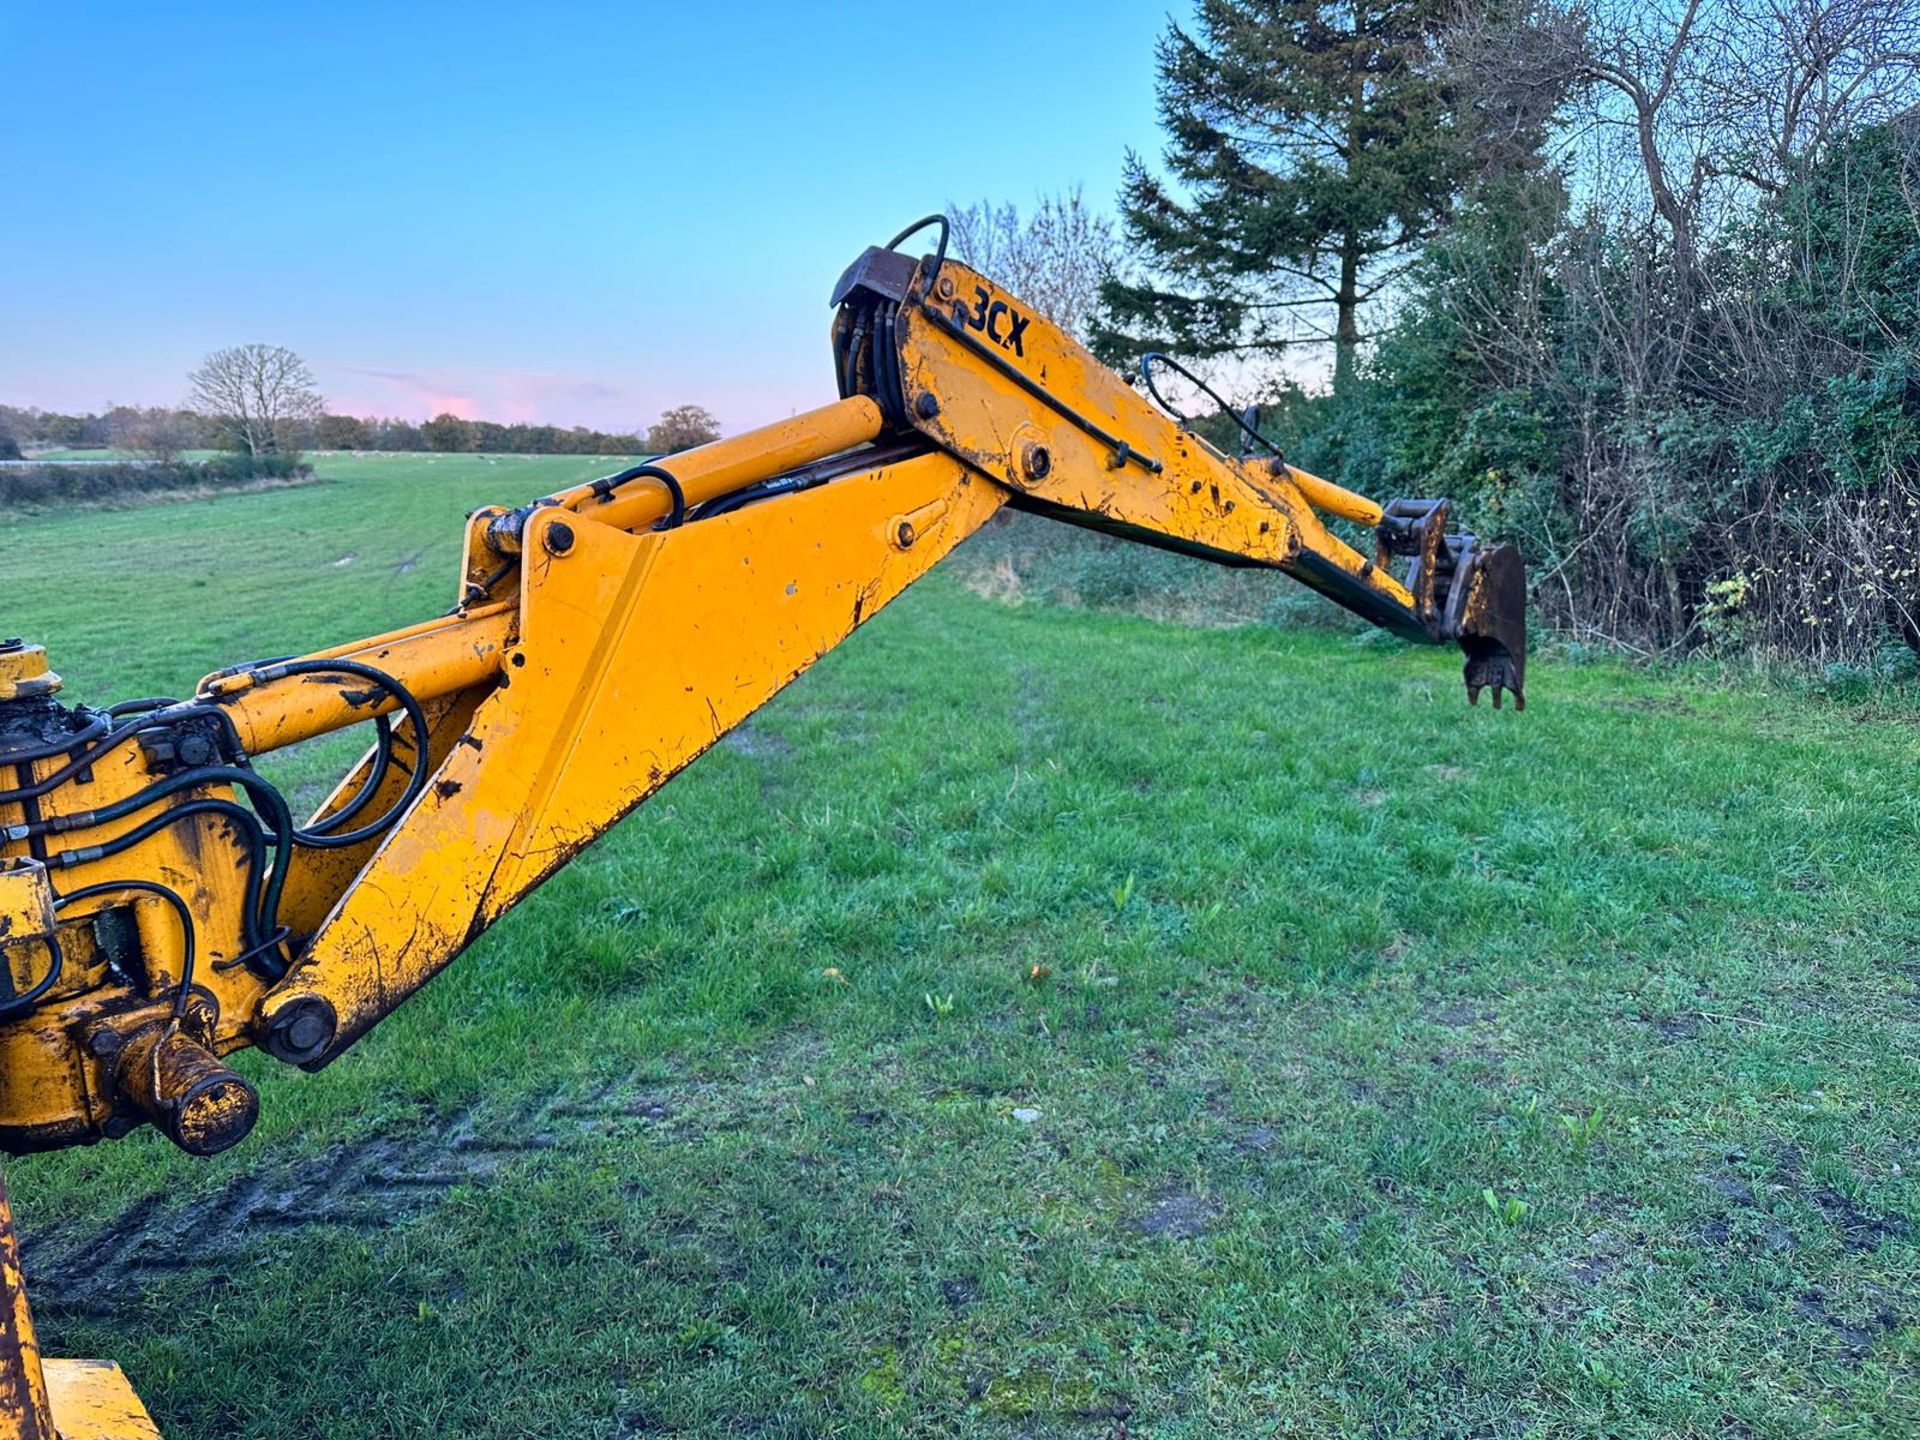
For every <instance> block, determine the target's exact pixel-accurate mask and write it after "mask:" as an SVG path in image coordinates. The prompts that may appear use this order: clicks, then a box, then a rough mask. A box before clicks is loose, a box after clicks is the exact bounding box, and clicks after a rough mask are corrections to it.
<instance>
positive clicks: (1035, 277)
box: [949, 185, 1125, 340]
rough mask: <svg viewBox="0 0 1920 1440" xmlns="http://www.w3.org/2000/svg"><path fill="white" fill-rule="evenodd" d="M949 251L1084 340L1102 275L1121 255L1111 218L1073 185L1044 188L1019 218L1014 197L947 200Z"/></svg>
mask: <svg viewBox="0 0 1920 1440" xmlns="http://www.w3.org/2000/svg"><path fill="white" fill-rule="evenodd" d="M949 208H950V209H951V211H952V215H951V220H952V223H953V253H954V255H955V257H956V258H957V259H959V260H960V261H962V262H963V263H964V264H967V265H971V266H972V267H973V268H974V269H975V270H978V271H979V272H980V273H981V274H982V275H985V276H987V277H989V278H990V279H992V280H994V281H997V282H998V283H999V284H1001V285H1004V286H1006V287H1007V289H1009V290H1011V291H1012V292H1013V293H1014V294H1016V295H1018V296H1019V297H1020V298H1021V299H1023V300H1026V301H1029V302H1031V303H1032V304H1033V305H1034V306H1035V307H1036V308H1037V309H1038V310H1039V311H1040V312H1041V313H1042V314H1043V315H1045V316H1047V318H1048V319H1050V320H1052V321H1053V322H1054V323H1055V324H1056V325H1058V326H1060V327H1061V328H1062V329H1063V330H1065V331H1067V332H1068V333H1069V334H1071V335H1073V336H1075V337H1077V338H1078V339H1081V340H1085V339H1086V338H1087V335H1088V331H1089V328H1090V325H1091V321H1092V319H1093V316H1094V312H1095V311H1096V309H1097V308H1098V307H1099V304H1100V282H1101V281H1103V280H1105V279H1107V278H1108V277H1110V276H1112V275H1114V274H1116V273H1117V272H1118V271H1119V270H1120V269H1121V268H1122V267H1123V265H1124V264H1125V255H1124V251H1123V249H1122V247H1121V244H1120V240H1119V237H1118V236H1117V235H1116V234H1115V233H1114V228H1113V222H1112V221H1111V220H1109V219H1107V217H1106V216H1104V215H1100V214H1096V213H1095V212H1094V211H1093V210H1092V209H1090V208H1089V207H1088V206H1087V204H1086V202H1085V201H1084V200H1082V199H1081V197H1080V187H1079V186H1077V185H1076V186H1075V187H1074V188H1073V189H1071V190H1069V191H1067V192H1066V193H1065V194H1063V195H1043V196H1041V197H1040V203H1039V204H1038V205H1037V206H1036V207H1035V208H1034V210H1033V213H1032V214H1030V215H1028V216H1026V217H1024V218H1022V216H1021V214H1020V211H1019V210H1018V209H1017V208H1016V207H1014V206H1012V205H1001V206H998V207H996V206H994V205H993V204H991V203H989V202H987V201H982V202H981V203H980V204H978V205H967V206H952V207H949Z"/></svg>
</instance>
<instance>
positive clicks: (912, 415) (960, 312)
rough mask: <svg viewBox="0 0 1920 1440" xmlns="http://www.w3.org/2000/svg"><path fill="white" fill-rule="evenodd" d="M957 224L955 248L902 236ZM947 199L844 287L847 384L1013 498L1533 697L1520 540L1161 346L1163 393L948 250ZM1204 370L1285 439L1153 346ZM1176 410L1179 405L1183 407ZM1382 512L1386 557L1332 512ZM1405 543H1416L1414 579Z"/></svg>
mask: <svg viewBox="0 0 1920 1440" xmlns="http://www.w3.org/2000/svg"><path fill="white" fill-rule="evenodd" d="M931 225H938V226H939V227H940V239H939V242H938V246H937V248H936V250H935V252H934V253H933V254H931V255H927V256H924V257H922V258H920V259H918V260H916V259H914V258H913V257H912V256H909V255H905V254H902V253H900V251H899V250H898V249H897V248H896V247H897V246H898V245H899V244H900V243H901V242H902V241H904V240H905V239H906V238H907V236H909V235H911V234H913V233H915V231H916V230H918V229H924V228H926V227H928V226H931ZM946 238H947V237H946V222H945V220H943V219H941V218H940V217H938V216H931V217H929V218H928V219H927V220H924V221H922V222H920V225H918V226H916V227H913V229H909V230H907V231H905V232H903V233H902V234H901V235H900V236H897V237H896V238H895V240H894V241H893V243H892V244H891V245H888V246H885V247H881V246H873V247H870V248H869V249H868V250H867V251H866V253H865V254H863V255H862V256H861V257H860V258H859V259H858V260H856V261H855V262H854V263H853V264H852V265H851V266H850V267H849V268H848V270H847V272H846V274H844V275H843V276H842V277H841V279H840V283H839V285H838V286H836V287H835V289H834V294H833V303H834V305H835V307H836V316H835V320H834V330H833V339H834V361H835V370H836V374H837V376H838V378H839V382H840V393H841V394H842V395H845V396H854V395H864V396H868V397H871V398H872V399H873V401H874V402H875V403H876V404H877V405H878V406H879V407H880V412H881V414H882V415H883V416H885V418H886V421H887V424H888V426H889V428H890V429H892V430H893V431H895V432H896V433H897V434H901V435H915V434H917V435H918V436H920V437H922V438H924V440H925V441H927V442H928V443H929V444H930V445H931V446H932V447H934V448H936V449H939V450H942V451H945V452H946V453H947V454H949V455H953V456H957V457H958V458H960V459H962V460H964V461H966V463H967V464H968V465H970V466H972V467H973V468H974V469H976V470H978V471H979V472H981V473H982V474H984V475H985V476H987V477H988V478H990V479H992V480H993V481H995V482H997V483H998V484H1000V485H1003V486H1005V487H1006V489H1007V490H1008V492H1009V495H1008V499H1007V503H1008V504H1009V505H1012V506H1013V507H1015V508H1016V509H1022V510H1031V511H1034V512H1036V513H1038V514H1042V515H1046V516H1048V517H1050V518H1052V519H1055V520H1061V521H1064V522H1066V523H1067V524H1069V525H1080V526H1085V527H1088V528H1091V529H1097V530H1104V531H1107V532H1109V533H1111V534H1117V535H1121V536H1124V537H1126V538H1127V539H1130V540H1137V541H1140V542H1142V543H1143V544H1148V545H1156V546H1159V547H1161V548H1164V549H1170V550H1178V551H1181V552H1183V553H1186V554H1190V555H1197V556H1199V557H1201V558H1203V559H1206V560H1211V561H1214V562H1216V563H1218V564H1222V565H1239V566H1247V565H1251V566H1271V567H1273V568H1275V569H1279V570H1284V571H1286V572H1287V573H1288V574H1290V575H1292V576H1293V577H1294V578H1295V579H1297V580H1299V581H1301V582H1302V583H1304V584H1306V585H1308V586H1310V587H1311V588H1313V589H1315V590H1318V591H1319V592H1320V593H1321V594H1323V595H1325V596H1326V597H1327V598H1329V599H1330V600H1333V601H1334V602H1335V603H1337V604H1339V605H1342V606H1345V607H1346V608H1347V609H1349V610H1351V611H1353V612H1354V613H1355V614H1356V615H1359V616H1361V617H1362V618H1363V619H1365V620H1368V621H1370V622H1371V623H1373V624H1375V625H1378V626H1380V627H1381V628H1383V629H1386V630H1391V631H1393V632H1394V633H1395V634H1397V635H1401V636H1404V637H1405V638H1407V639H1409V640H1415V641H1420V642H1422V643H1425V644H1447V643H1452V642H1458V643H1459V644H1460V646H1461V647H1462V648H1463V649H1464V650H1465V652H1466V656H1467V662H1466V682H1467V697H1468V699H1469V700H1474V701H1477V700H1478V698H1479V694H1480V691H1481V690H1483V689H1489V688H1491V689H1492V690H1493V692H1494V703H1495V704H1496V705H1498V704H1499V703H1500V697H1501V695H1502V693H1503V692H1505V691H1512V692H1513V696H1514V700H1515V703H1516V705H1518V704H1521V703H1523V699H1522V697H1523V682H1524V675H1525V668H1526V648H1527V647H1526V582H1525V575H1524V572H1523V570H1522V567H1521V564H1520V559H1519V556H1518V555H1517V554H1515V553H1514V551H1513V550H1511V549H1510V548H1508V547H1506V546H1491V547H1482V546H1481V545H1480V543H1479V542H1478V541H1477V540H1476V539H1475V538H1474V537H1473V536H1471V535H1449V534H1447V533H1446V522H1447V502H1446V501H1444V500H1395V501H1393V502H1392V503H1390V504H1388V505H1386V506H1384V507H1383V506H1381V505H1380V504H1379V503H1377V502H1376V501H1373V500H1369V499H1368V498H1367V497H1366V496H1364V495H1358V494H1356V493H1354V492H1353V491H1351V490H1348V489H1346V488H1344V487H1343V486H1340V485H1336V484H1334V483H1333V482H1332V481H1329V480H1323V479H1321V478H1320V477H1319V476H1317V475H1312V474H1309V473H1308V472H1307V471H1305V470H1301V469H1300V468H1298V467H1297V466H1293V465H1289V464H1288V463H1287V462H1286V460H1285V458H1284V457H1283V456H1281V455H1280V454H1279V453H1278V451H1277V450H1275V449H1274V447H1273V446H1272V445H1271V444H1270V443H1269V442H1267V441H1266V440H1265V439H1264V438H1262V437H1261V436H1260V435H1259V433H1258V431H1257V430H1256V429H1254V428H1253V426H1252V425H1251V423H1250V422H1248V421H1246V420H1242V419H1241V418H1240V416H1239V415H1238V414H1237V413H1236V412H1235V411H1233V409H1232V408H1231V407H1230V406H1228V405H1226V403H1225V402H1224V401H1222V400H1221V399H1220V397H1219V396H1218V395H1214V394H1213V392H1212V391H1211V390H1209V389H1208V388H1207V386H1206V385H1205V383H1204V382H1203V381H1201V380H1200V379H1199V378H1198V377H1197V376H1195V375H1193V374H1192V373H1191V372H1190V371H1187V370H1185V369H1184V368H1183V367H1182V366H1181V365H1180V364H1179V363H1178V362H1177V361H1174V360H1172V359H1170V358H1169V357H1167V356H1164V355H1158V354H1155V355H1149V356H1147V357H1145V363H1143V365H1142V369H1141V375H1142V380H1143V383H1144V386H1145V388H1146V390H1147V392H1148V393H1149V394H1150V395H1152V396H1153V398H1154V399H1155V400H1157V401H1159V402H1160V403H1159V406H1158V408H1156V406H1155V405H1153V404H1151V403H1149V402H1148V400H1147V399H1146V398H1144V397H1143V396H1141V395H1140V394H1138V393H1137V392H1136V391H1135V390H1134V389H1133V387H1132V386H1131V385H1130V384H1129V383H1128V382H1127V381H1126V380H1123V379H1122V378H1121V377H1120V376H1118V375H1116V374H1115V373H1114V372H1113V371H1111V370H1109V369H1107V368H1106V367H1105V366H1104V365H1102V364H1100V363H1099V362H1098V361H1097V360H1095V359H1094V358H1093V356H1092V355H1090V354H1089V353H1088V352H1087V351H1086V350H1085V349H1083V348H1082V347H1081V346H1080V345H1078V344H1077V343H1076V342H1075V341H1074V340H1073V338H1072V337H1071V336H1069V335H1067V334H1066V333H1065V332H1063V331H1062V330H1061V329H1060V328H1059V327H1058V326H1055V325H1053V324H1051V323H1049V322H1048V321H1047V320H1046V318H1045V317H1044V316H1037V315H1035V314H1033V313H1032V312H1031V311H1030V310H1029V309H1028V307H1027V306H1026V304H1025V302H1024V301H1022V300H1020V299H1019V298H1018V297H1016V296H1013V295H1009V294H1007V293H1006V292H1005V291H1003V290H1001V289H1000V288H999V287H998V286H996V285H995V284H994V283H993V282H992V281H991V280H989V279H987V278H986V277H985V276H982V275H978V274H976V273H975V272H973V271H972V270H969V269H968V268H966V267H965V266H964V265H961V264H959V263H958V262H956V261H953V260H950V259H948V258H947V256H946ZM1155 364H1158V365H1162V366H1164V367H1166V368H1169V369H1172V370H1175V371H1177V372H1179V373H1181V374H1183V375H1185V376H1186V377H1187V378H1188V380H1190V381H1191V382H1192V383H1193V384H1194V385H1196V386H1197V387H1198V388H1199V389H1200V390H1202V391H1204V392H1205V393H1207V394H1208V395H1211V396H1212V397H1213V399H1214V401H1215V402H1216V403H1217V404H1219V405H1220V407H1221V409H1222V411H1223V412H1224V413H1226V414H1228V415H1230V416H1232V417H1233V418H1234V419H1236V420H1239V421H1240V423H1241V425H1242V427H1243V428H1244V429H1245V430H1246V432H1247V433H1248V435H1249V436H1250V437H1251V438H1252V439H1253V440H1254V441H1255V442H1256V443H1258V444H1260V445H1262V446H1264V447H1265V448H1267V449H1268V450H1272V451H1274V453H1273V454H1272V456H1271V458H1269V459H1250V458H1247V457H1245V456H1241V457H1238V458H1236V457H1231V456H1228V455H1227V454H1225V453H1223V452H1222V451H1220V450H1219V449H1217V448H1215V447H1214V446H1213V445H1212V444H1210V443H1209V442H1208V441H1207V440H1206V439H1204V438H1203V437H1202V436H1201V435H1200V434H1199V433H1198V432H1197V431H1196V430H1195V428H1194V427H1193V426H1192V424H1190V423H1189V422H1188V420H1187V419H1186V417H1184V416H1182V415H1180V414H1179V413H1178V412H1177V411H1175V410H1174V409H1173V407H1172V406H1171V405H1169V404H1167V402H1166V400H1165V399H1164V397H1162V396H1161V394H1160V392H1159V390H1158V389H1157V388H1156V387H1155V385H1154V380H1153V370H1152V367H1153V365H1155ZM1163 411H1164V412H1166V413H1163ZM1333 520H1344V521H1347V522H1349V523H1352V524H1355V525H1360V526H1364V527H1367V528H1370V529H1372V530H1373V532H1374V553H1373V555H1372V556H1371V558H1369V557H1368V556H1366V555H1364V554H1362V553H1361V552H1360V551H1358V550H1356V549H1354V548H1353V547H1352V546H1351V545H1349V544H1348V543H1347V542H1346V541H1345V540H1343V539H1341V538H1340V537H1339V536H1338V535H1337V534H1335V533H1334V532H1333V530H1331V529H1330V528H1329V524H1330V522H1331V521H1333ZM1396 559H1411V562H1412V563H1411V565H1409V566H1408V567H1407V576H1406V579H1404V580H1401V579H1399V578H1397V577H1396V576H1395V574H1394V572H1393V562H1394V561H1395V560H1396Z"/></svg>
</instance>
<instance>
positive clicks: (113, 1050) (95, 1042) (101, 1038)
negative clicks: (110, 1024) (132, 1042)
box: [87, 1029, 122, 1060]
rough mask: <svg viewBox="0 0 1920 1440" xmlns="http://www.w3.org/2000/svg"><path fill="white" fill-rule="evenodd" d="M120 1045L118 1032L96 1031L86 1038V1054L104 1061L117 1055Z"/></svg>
mask: <svg viewBox="0 0 1920 1440" xmlns="http://www.w3.org/2000/svg"><path fill="white" fill-rule="evenodd" d="M121 1044H122V1041H121V1039H120V1032H119V1031H118V1030H107V1029H100V1030H96V1031H94V1032H93V1033H92V1034H91V1035H89V1036H87V1053H88V1054H89V1055H95V1056H98V1057H99V1058H100V1059H102V1060H104V1059H107V1058H108V1057H109V1056H113V1055H118V1054H119V1053H120V1046H121Z"/></svg>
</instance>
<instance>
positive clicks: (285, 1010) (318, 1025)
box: [260, 656, 520, 1065]
mask: <svg viewBox="0 0 1920 1440" xmlns="http://www.w3.org/2000/svg"><path fill="white" fill-rule="evenodd" d="M518 658H520V657H518V656H516V657H515V659H518ZM339 1023H340V1022H339V1020H338V1019H337V1017H336V1016H335V1015H334V1013H333V1006H331V1005H329V1004H328V1003H327V1002H326V1001H325V1000H323V999H321V998H320V997H319V996H318V995H304V996H301V997H299V998H298V999H294V1000H289V1001H288V1002H287V1003H286V1004H284V1005H282V1006H281V1007H280V1009H279V1010H278V1011H277V1012H276V1013H275V1014H274V1017H273V1019H272V1020H271V1021H270V1022H269V1023H268V1025H267V1033H266V1034H265V1035H264V1036H262V1037H261V1042H260V1043H261V1048H262V1049H264V1050H265V1051H266V1052H267V1053H268V1054H269V1055H271V1056H273V1058H274V1059H276V1060H280V1061H284V1062H285V1063H286V1064H288V1065H304V1064H306V1063H307V1062H308V1061H309V1060H317V1059H319V1057H320V1054H321V1052H322V1051H324V1050H325V1049H326V1048H327V1046H329V1045H331V1044H332V1043H333V1032H334V1031H335V1030H336V1029H337V1028H339Z"/></svg>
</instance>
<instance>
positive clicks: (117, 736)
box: [0, 701, 219, 805]
mask: <svg viewBox="0 0 1920 1440" xmlns="http://www.w3.org/2000/svg"><path fill="white" fill-rule="evenodd" d="M156 713H159V712H150V713H148V714H144V715H139V716H136V717H135V718H134V719H132V720H129V721H128V722H127V723H126V724H124V725H118V726H115V727H114V728H113V729H111V730H108V731H107V732H106V734H105V735H104V736H102V737H101V738H100V739H99V740H98V741H96V742H94V743H92V744H89V745H88V746H87V748H86V749H85V750H83V751H81V753H80V754H78V755H76V756H74V757H73V758H72V759H71V760H69V761H68V762H67V763H66V764H65V765H62V766H61V767H60V768H59V769H58V770H56V771H54V772H53V773H52V774H51V775H48V776H46V777H44V778H43V779H40V780H36V781H34V782H33V783H32V784H31V785H20V786H15V787H14V788H12V789H9V790H0V804H5V805H15V804H18V803H19V802H20V801H22V800H38V799H39V798H40V797H41V796H43V795H50V794H52V793H53V792H54V791H55V790H57V789H59V788H60V786H62V785H64V784H66V782H67V781H69V780H71V779H72V778H73V777H74V776H75V775H78V774H79V773H80V772H81V771H82V770H85V769H86V768H87V767H88V766H90V765H94V764H97V763H99V760H100V757H101V756H103V755H105V754H106V753H107V752H108V751H110V750H112V749H114V748H115V747H116V746H118V745H122V744H124V743H125V742H127V741H128V740H131V739H132V738H133V737H134V736H135V735H137V734H139V733H140V732H141V731H142V730H145V729H146V728H147V727H148V726H149V725H151V724H153V723H154V720H153V714H156ZM218 713H219V712H218V711H216V710H215V709H214V708H213V707H212V706H210V705H206V704H204V703H202V702H200V701H192V702H190V703H188V704H186V705H183V706H181V707H179V713H178V714H177V715H172V716H168V717H167V718H168V719H169V720H174V719H185V718H187V717H189V716H192V715H204V714H218ZM74 744H75V741H74V740H72V739H68V740H66V741H63V742H61V743H59V744H56V745H48V746H42V747H40V748H39V749H37V750H22V751H14V752H11V753H9V754H7V755H5V756H3V757H0V761H4V763H6V764H9V765H15V764H19V763H21V762H23V761H27V760H46V759H50V758H51V757H53V756H55V755H63V754H66V753H67V752H68V751H70V750H72V749H73V747H74Z"/></svg>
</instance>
